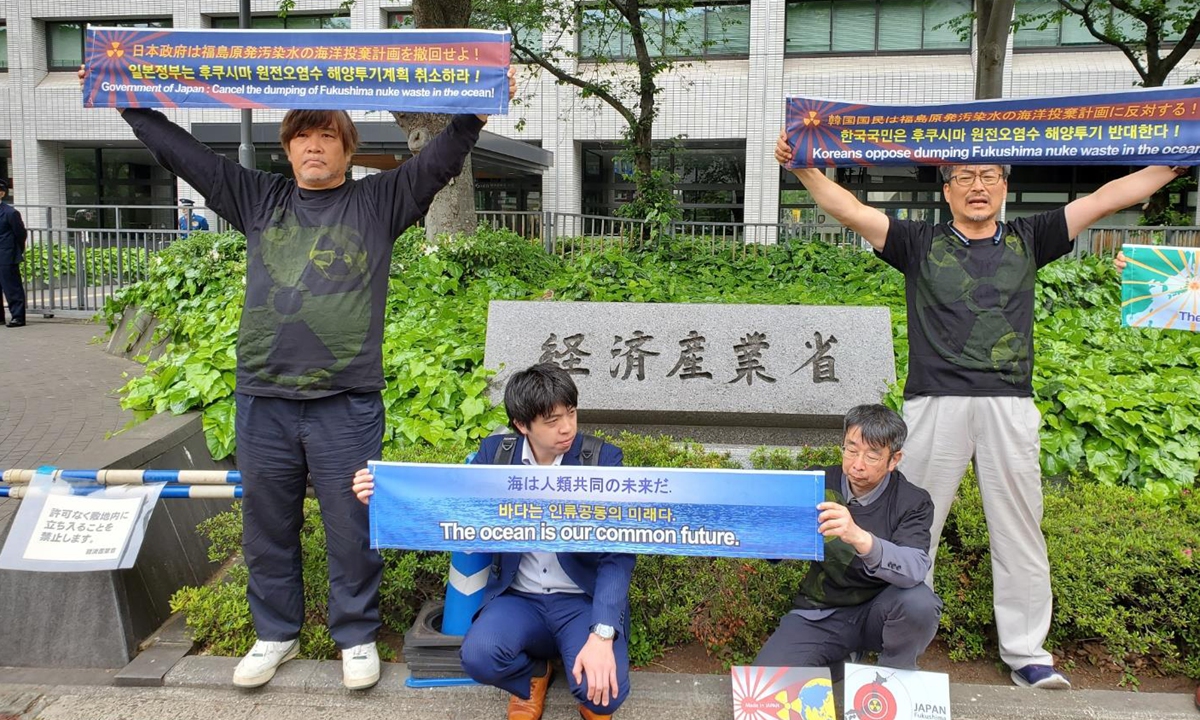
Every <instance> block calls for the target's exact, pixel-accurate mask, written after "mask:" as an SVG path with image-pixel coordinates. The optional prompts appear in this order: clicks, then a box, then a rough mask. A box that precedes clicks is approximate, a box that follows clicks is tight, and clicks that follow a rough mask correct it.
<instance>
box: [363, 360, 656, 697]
mask: <svg viewBox="0 0 1200 720" xmlns="http://www.w3.org/2000/svg"><path fill="white" fill-rule="evenodd" d="M578 404H579V390H578V389H577V388H576V387H575V383H574V381H572V380H571V376H570V375H569V374H567V372H566V371H565V370H563V369H561V368H559V367H557V366H554V365H550V364H540V365H534V366H533V367H530V368H529V369H527V370H523V371H521V372H518V373H516V374H514V375H513V376H512V377H511V378H510V379H509V381H508V385H506V386H505V388H504V409H505V410H506V411H507V412H508V419H509V422H510V424H511V426H512V427H513V428H515V429H516V430H517V432H518V433H519V434H518V435H516V436H515V437H514V436H503V435H493V436H491V437H489V438H486V439H485V440H484V441H483V444H482V445H481V446H480V448H479V452H478V453H476V455H475V458H474V459H473V460H472V464H478V465H489V464H512V465H522V464H523V465H543V466H550V465H568V466H569V465H602V466H607V467H616V466H619V465H620V464H621V459H622V454H621V450H620V448H618V447H615V446H613V445H610V444H608V443H602V442H600V441H599V440H597V439H596V438H591V437H588V436H585V435H581V434H579V432H578V431H577V427H576V421H575V408H576V406H577V405H578ZM373 487H374V485H373V482H372V478H371V476H370V475H369V474H368V473H367V471H366V470H361V471H359V473H358V474H357V475H356V476H355V478H354V491H355V493H356V494H357V495H358V498H359V499H360V500H362V501H363V502H367V501H368V499H369V497H370V495H371V491H372V488H373ZM633 564H634V556H633V555H629V554H625V553H547V552H529V553H498V554H497V555H496V559H495V561H494V562H493V563H492V573H491V577H490V578H489V579H488V584H487V587H486V588H485V589H484V594H483V605H482V607H481V608H480V610H479V614H478V615H476V617H475V621H474V623H473V624H472V625H471V628H470V629H469V630H468V631H467V634H466V636H465V637H464V638H463V644H462V650H461V657H462V664H463V669H464V670H466V672H467V674H468V675H470V676H471V677H472V678H473V679H474V680H475V681H477V682H480V683H484V684H486V685H493V686H495V687H498V688H502V689H503V690H506V691H508V692H510V693H512V697H511V698H510V699H509V701H508V718H509V720H539V718H541V716H542V711H543V709H544V708H545V703H546V689H547V688H548V687H549V686H550V680H551V675H552V672H553V668H552V664H551V663H552V660H553V658H555V657H557V656H561V657H562V660H563V666H564V668H566V669H567V684H568V686H569V687H570V689H571V694H572V695H574V696H575V698H576V699H577V700H578V701H579V715H580V717H582V718H584V720H594V719H599V718H608V717H610V716H611V715H612V713H613V712H615V711H616V709H617V708H618V707H620V706H621V703H623V702H624V701H625V698H626V697H628V695H629V647H628V641H629V581H630V579H631V577H632V575H633Z"/></svg>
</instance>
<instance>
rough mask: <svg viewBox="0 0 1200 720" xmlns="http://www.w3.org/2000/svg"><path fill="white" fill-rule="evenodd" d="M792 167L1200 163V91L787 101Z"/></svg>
mask: <svg viewBox="0 0 1200 720" xmlns="http://www.w3.org/2000/svg"><path fill="white" fill-rule="evenodd" d="M786 122H787V126H786V130H787V138H788V144H789V145H790V146H791V148H792V151H793V153H794V154H793V157H792V162H791V164H790V165H789V167H792V168H801V167H855V166H864V165H939V164H949V163H965V164H975V165H979V164H1000V165H1084V164H1092V165H1095V164H1100V165H1195V164H1200V88H1197V87H1194V86H1187V87H1171V88H1148V89H1145V90H1130V91H1125V92H1117V93H1105V94H1099V95H1079V96H1066V97H1046V98H1023V99H1020V100H979V101H975V102H962V103H955V104H951V105H905V106H901V105H865V104H860V103H847V102H835V101H831V100H820V99H815V98H805V97H792V98H788V100H787V119H786Z"/></svg>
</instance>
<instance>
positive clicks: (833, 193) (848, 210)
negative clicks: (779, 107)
mask: <svg viewBox="0 0 1200 720" xmlns="http://www.w3.org/2000/svg"><path fill="white" fill-rule="evenodd" d="M775 160H776V161H778V162H779V164H780V165H785V164H786V163H789V162H791V160H792V148H791V147H790V146H789V145H788V142H787V131H786V130H781V131H780V132H779V140H778V141H777V142H776V143H775ZM791 173H792V174H793V175H795V176H796V177H797V178H798V179H799V180H800V182H801V183H803V184H804V188H805V189H806V190H808V191H809V192H810V193H812V196H813V200H814V201H815V202H816V203H817V206H818V207H820V208H821V210H823V211H825V212H826V213H828V214H829V215H832V216H833V217H834V218H835V219H836V220H837V221H838V222H840V223H841V224H842V225H845V226H846V227H848V228H850V229H851V230H853V231H854V232H856V233H858V234H859V235H862V236H863V238H864V239H865V240H866V241H867V242H868V243H870V245H871V247H873V248H875V249H876V250H883V244H884V243H885V242H886V241H887V233H888V223H889V221H888V217H887V215H884V214H883V213H882V212H881V211H879V210H877V209H875V208H873V207H871V206H870V205H864V204H863V203H861V202H859V200H858V198H856V197H854V193H852V192H850V191H849V190H847V189H846V188H844V187H842V186H841V185H838V184H837V183H835V182H834V181H832V180H830V179H829V178H828V177H826V176H825V171H823V170H820V169H818V168H794V169H792V170H791Z"/></svg>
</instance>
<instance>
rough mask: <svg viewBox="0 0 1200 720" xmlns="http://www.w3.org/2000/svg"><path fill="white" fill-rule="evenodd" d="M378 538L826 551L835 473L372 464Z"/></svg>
mask: <svg viewBox="0 0 1200 720" xmlns="http://www.w3.org/2000/svg"><path fill="white" fill-rule="evenodd" d="M371 471H372V473H374V475H375V494H374V495H373V496H372V497H371V512H370V514H371V546H372V547H375V548H406V549H410V550H456V551H465V552H628V553H643V554H662V555H703V556H727V557H752V558H790V559H798V560H821V559H823V558H824V542H823V538H822V537H821V536H820V535H819V534H818V533H817V504H818V503H820V502H822V501H823V500H824V497H825V474H824V473H823V472H819V471H818V472H782V471H767V470H691V469H676V468H629V467H590V466H589V467H566V466H527V465H504V466H496V465H433V464H417V463H383V462H375V463H371Z"/></svg>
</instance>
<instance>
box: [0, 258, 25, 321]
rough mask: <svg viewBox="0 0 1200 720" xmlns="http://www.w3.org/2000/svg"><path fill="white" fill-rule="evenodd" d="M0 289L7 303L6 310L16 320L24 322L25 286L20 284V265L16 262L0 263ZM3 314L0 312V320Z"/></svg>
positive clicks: (2, 318)
mask: <svg viewBox="0 0 1200 720" xmlns="http://www.w3.org/2000/svg"><path fill="white" fill-rule="evenodd" d="M0 291H3V293H4V300H5V302H7V303H8V312H9V314H10V315H12V319H13V320H14V321H16V322H25V286H24V285H22V284H21V266H20V265H18V264H17V263H0ZM3 320H4V315H3V314H2V313H0V321H3Z"/></svg>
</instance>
